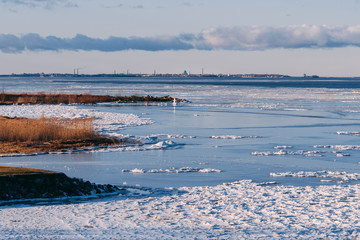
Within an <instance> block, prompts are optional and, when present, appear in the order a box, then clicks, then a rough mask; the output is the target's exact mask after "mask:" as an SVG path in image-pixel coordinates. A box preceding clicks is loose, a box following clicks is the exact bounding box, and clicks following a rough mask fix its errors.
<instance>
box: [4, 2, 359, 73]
mask: <svg viewBox="0 0 360 240" xmlns="http://www.w3.org/2000/svg"><path fill="white" fill-rule="evenodd" d="M359 11H360V1H359V0H348V1H346V2H344V1H340V0H317V1H313V0H303V1H295V0H273V1H268V0H252V1H250V0H224V1H219V0H194V1H179V0H168V1H165V0H150V1H149V0H148V1H145V0H102V1H99V0H86V1H85V0H74V1H68V0H63V1H60V0H17V1H10V0H0V21H1V23H0V24H1V28H0V29H1V32H0V63H1V64H0V74H11V73H26V72H27V73H37V72H46V73H51V72H53V73H71V71H72V70H73V69H79V71H80V72H84V73H89V74H95V73H112V72H114V71H116V72H118V73H121V72H127V71H129V72H132V73H148V74H151V73H153V72H154V70H156V72H158V73H182V72H183V71H184V70H187V71H188V72H191V73H196V74H200V73H202V69H204V72H205V73H208V74H212V73H214V74H219V73H223V74H236V73H243V74H251V73H258V74H266V73H269V74H284V75H292V76H302V75H303V74H308V75H320V76H345V77H349V76H360V67H359V62H360V23H359V20H358V13H359Z"/></svg>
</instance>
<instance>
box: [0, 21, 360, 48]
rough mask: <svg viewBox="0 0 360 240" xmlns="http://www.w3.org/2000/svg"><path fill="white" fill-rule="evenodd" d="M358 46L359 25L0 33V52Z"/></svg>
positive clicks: (359, 37) (359, 36)
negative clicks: (70, 34) (167, 32)
mask: <svg viewBox="0 0 360 240" xmlns="http://www.w3.org/2000/svg"><path fill="white" fill-rule="evenodd" d="M346 46H355V47H360V25H358V26H325V25H323V26H317V25H301V26H288V27H264V26H248V27H232V28H211V29H207V30H204V31H202V32H200V33H198V34H191V33H189V34H180V35H178V36H160V37H129V38H125V37H114V36H112V37H109V38H107V39H100V38H91V37H88V36H85V35H81V34H78V35H76V36H75V37H74V38H59V37H56V36H48V37H42V36H40V35H38V34H34V33H31V34H26V35H23V36H16V35H12V34H0V51H2V52H5V53H17V52H22V51H25V50H28V51H61V50H70V51H79V50H83V51H93V50H96V51H103V52H115V51H123V50H130V49H132V50H144V51H165V50H191V49H197V50H209V51H210V50H241V51H253V50H266V49H278V48H283V49H298V48H339V47H346Z"/></svg>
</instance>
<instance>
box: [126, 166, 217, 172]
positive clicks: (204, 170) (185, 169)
mask: <svg viewBox="0 0 360 240" xmlns="http://www.w3.org/2000/svg"><path fill="white" fill-rule="evenodd" d="M122 172H129V173H190V172H196V173H219V172H221V170H219V169H213V168H193V167H182V168H168V169H150V170H144V169H139V168H134V169H131V170H127V169H123V170H122Z"/></svg>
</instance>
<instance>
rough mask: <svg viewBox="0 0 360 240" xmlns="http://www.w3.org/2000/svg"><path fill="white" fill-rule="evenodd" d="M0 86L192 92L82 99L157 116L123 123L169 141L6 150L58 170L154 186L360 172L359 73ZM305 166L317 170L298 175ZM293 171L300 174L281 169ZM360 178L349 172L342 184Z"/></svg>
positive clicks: (7, 82) (296, 181)
mask: <svg viewBox="0 0 360 240" xmlns="http://www.w3.org/2000/svg"><path fill="white" fill-rule="evenodd" d="M0 87H2V89H4V90H5V91H7V92H51V93H57V92H59V93H91V94H110V95H134V94H136V95H148V94H149V95H153V96H164V95H170V96H172V97H177V98H182V99H187V100H188V101H189V102H188V103H178V104H176V106H174V105H173V104H118V105H114V104H97V105H88V106H79V108H84V109H94V110H96V111H99V112H115V113H116V112H118V113H133V114H136V115H138V116H140V117H141V118H150V119H151V120H152V121H153V122H154V123H153V124H150V125H142V126H135V127H125V128H123V129H121V130H120V131H119V132H118V133H121V134H126V135H131V136H135V137H152V138H153V139H155V141H158V142H160V141H172V147H168V148H166V149H163V150H147V151H112V152H91V153H77V154H63V155H58V154H56V155H39V156H22V157H4V158H0V165H11V166H24V167H37V168H44V169H49V170H56V171H61V172H64V173H66V174H67V175H68V176H71V177H80V178H83V179H86V180H90V181H92V182H96V183H109V184H117V185H123V184H127V185H140V186H149V187H165V186H167V187H179V186H198V185H217V184H221V183H224V182H233V181H236V180H242V179H251V180H253V181H255V182H258V183H265V182H277V183H278V184H285V185H320V184H339V181H338V180H339V179H334V178H320V177H318V175H319V174H320V175H321V174H323V173H324V172H319V171H327V172H326V173H330V174H331V173H332V172H338V173H337V174H340V175H341V174H342V175H344V176H346V174H349V173H360V165H359V162H360V158H359V157H360V151H359V150H360V142H359V140H360V133H359V132H360V121H359V117H360V94H359V93H360V79H323V78H320V79H304V78H298V79H296V78H291V79H266V80H265V79H246V80H242V79H222V78H221V79H219V78H208V79H207V78H194V79H188V78H187V79H162V78H80V77H79V78H4V77H3V78H0ZM0 107H1V106H0ZM301 171H304V172H311V173H313V175H315V176H317V177H299V176H302V175H301V174H299V172H300V173H301ZM289 172H291V173H297V177H285V176H283V175H288V176H289V175H290V174H289ZM341 172H343V173H341ZM284 173H287V174H284ZM275 174H277V175H282V177H274V175H275ZM295 175H296V174H295ZM321 180H326V181H321ZM328 180H329V181H328ZM358 182H359V181H358V180H357V179H353V180H351V179H349V181H345V184H346V183H358Z"/></svg>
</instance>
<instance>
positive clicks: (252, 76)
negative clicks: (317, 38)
mask: <svg viewBox="0 0 360 240" xmlns="http://www.w3.org/2000/svg"><path fill="white" fill-rule="evenodd" d="M1 77H19V78H22V77H38V78H43V77H46V78H53V77H54V78H58V77H62V78H104V77H106V78H154V79H156V78H183V79H188V78H199V79H201V78H221V79H360V76H351V77H349V76H348V77H344V76H343V77H334V76H318V75H306V74H304V75H303V76H291V75H286V74H261V73H250V74H243V73H236V74H224V73H219V74H191V73H189V74H187V73H186V74H184V73H180V74H179V73H159V74H142V73H112V74H107V73H97V74H87V73H84V74H77V73H75V74H73V73H12V74H0V78H1Z"/></svg>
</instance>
